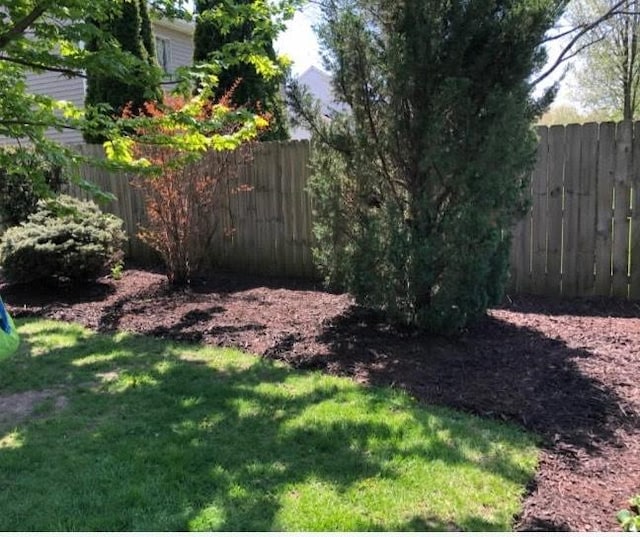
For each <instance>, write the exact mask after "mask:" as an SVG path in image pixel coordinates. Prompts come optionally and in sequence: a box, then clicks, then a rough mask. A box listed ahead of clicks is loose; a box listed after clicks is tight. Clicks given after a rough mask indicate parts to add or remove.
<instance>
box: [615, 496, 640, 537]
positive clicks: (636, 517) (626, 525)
mask: <svg viewBox="0 0 640 537" xmlns="http://www.w3.org/2000/svg"><path fill="white" fill-rule="evenodd" d="M617 518H618V522H619V523H620V527H621V528H622V530H623V531H640V494H636V495H635V496H634V497H633V498H630V499H629V509H623V510H622V511H618V516H617Z"/></svg>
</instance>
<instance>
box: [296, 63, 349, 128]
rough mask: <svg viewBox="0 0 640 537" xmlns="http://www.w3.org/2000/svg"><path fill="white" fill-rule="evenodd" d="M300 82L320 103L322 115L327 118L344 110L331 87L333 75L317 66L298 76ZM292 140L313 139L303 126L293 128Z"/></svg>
mask: <svg viewBox="0 0 640 537" xmlns="http://www.w3.org/2000/svg"><path fill="white" fill-rule="evenodd" d="M298 82H299V83H300V85H301V86H307V88H308V90H309V93H310V94H311V95H312V96H313V97H314V98H315V99H317V100H318V101H320V106H321V109H322V113H323V114H324V115H326V116H327V117H328V116H330V114H331V111H332V110H340V109H342V108H344V106H345V105H343V104H341V103H339V102H338V101H337V100H336V99H335V96H334V93H333V88H332V87H331V75H329V74H328V73H327V72H325V71H323V70H322V69H320V68H319V67H316V66H315V65H312V66H311V67H309V68H308V69H307V70H306V71H304V72H303V73H302V74H300V75H299V76H298ZM291 138H292V139H293V140H308V139H309V138H311V133H310V132H309V131H308V130H307V129H306V128H304V127H302V126H298V127H293V128H292V129H291Z"/></svg>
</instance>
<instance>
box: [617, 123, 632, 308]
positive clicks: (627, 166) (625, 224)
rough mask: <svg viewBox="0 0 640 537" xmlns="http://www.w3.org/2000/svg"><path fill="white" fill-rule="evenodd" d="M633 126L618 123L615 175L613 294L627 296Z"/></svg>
mask: <svg viewBox="0 0 640 537" xmlns="http://www.w3.org/2000/svg"><path fill="white" fill-rule="evenodd" d="M632 142H633V123H632V122H631V121H625V122H623V123H618V125H617V128H616V154H615V159H616V161H615V167H614V169H615V172H614V181H615V182H614V197H613V199H614V209H613V238H612V240H613V250H612V270H613V279H612V286H613V289H612V293H613V295H614V296H619V297H624V298H626V297H627V292H628V284H629V279H628V272H627V271H628V265H629V206H630V201H631V198H630V193H631V171H632V165H633V163H632V162H631V149H632Z"/></svg>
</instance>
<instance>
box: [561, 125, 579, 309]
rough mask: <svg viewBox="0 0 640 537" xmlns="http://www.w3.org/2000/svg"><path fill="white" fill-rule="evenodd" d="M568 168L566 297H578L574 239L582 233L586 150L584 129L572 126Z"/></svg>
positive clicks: (569, 128)
mask: <svg viewBox="0 0 640 537" xmlns="http://www.w3.org/2000/svg"><path fill="white" fill-rule="evenodd" d="M566 147H567V154H566V164H565V171H564V189H563V194H564V195H563V229H562V295H563V296H576V294H577V291H578V270H577V265H578V241H577V240H574V239H572V238H575V237H577V236H578V234H579V232H580V228H579V217H580V209H579V208H580V202H581V201H582V200H581V199H580V171H581V170H580V163H581V162H580V158H581V150H582V127H581V126H580V125H568V126H567V128H566Z"/></svg>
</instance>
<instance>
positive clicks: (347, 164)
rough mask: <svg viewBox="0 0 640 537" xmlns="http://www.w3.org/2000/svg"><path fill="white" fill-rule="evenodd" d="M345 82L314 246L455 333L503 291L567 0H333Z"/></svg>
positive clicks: (333, 27) (319, 182) (327, 138)
mask: <svg viewBox="0 0 640 537" xmlns="http://www.w3.org/2000/svg"><path fill="white" fill-rule="evenodd" d="M320 4H321V11H322V16H323V25H322V28H321V39H322V42H323V45H324V48H325V54H326V67H327V69H328V70H329V71H330V72H331V73H332V76H333V85H334V92H335V95H336V97H337V99H338V100H340V101H342V102H344V103H346V104H347V105H348V106H349V108H350V111H349V112H348V113H336V114H335V116H334V117H333V119H332V121H330V122H326V121H322V120H321V119H317V116H316V115H315V114H314V113H313V110H312V106H310V102H309V99H308V97H309V96H308V95H306V96H305V95H304V92H302V91H300V89H299V88H295V87H294V88H293V90H292V92H291V100H292V103H293V104H294V106H295V107H296V108H297V110H298V112H299V114H300V116H301V118H302V119H303V121H306V122H307V123H308V126H310V127H311V129H312V131H313V132H314V133H315V140H316V143H315V144H314V148H315V151H314V174H313V177H312V183H311V187H312V191H313V194H314V199H315V201H316V208H317V215H316V218H315V221H316V224H315V233H316V238H317V242H316V244H317V245H318V246H317V249H316V252H315V253H316V259H317V261H318V264H319V266H320V269H321V270H322V271H323V272H324V274H325V275H326V277H327V280H328V281H329V283H331V284H333V285H335V286H337V287H339V288H341V289H346V290H348V291H350V292H351V293H353V295H354V296H355V297H356V299H357V301H358V302H359V303H360V304H362V305H365V306H370V307H375V308H377V309H380V310H382V311H383V312H385V313H386V314H387V316H388V317H390V318H391V319H393V320H396V321H400V322H403V323H407V324H409V325H412V326H416V327H419V328H422V329H426V330H429V331H434V332H455V331H457V330H459V329H461V328H462V327H464V326H465V325H466V324H467V323H468V322H469V321H471V320H473V319H474V318H476V317H477V316H479V315H480V314H482V313H484V311H485V310H486V308H487V307H488V306H489V305H491V304H495V303H496V302H497V301H498V300H500V299H501V298H502V293H503V288H504V284H505V281H506V276H507V267H508V256H509V246H510V237H509V229H510V228H511V226H512V224H513V222H514V220H515V218H516V217H518V216H519V215H521V214H522V211H523V208H524V207H525V206H526V191H527V185H528V172H529V170H530V168H531V167H532V165H533V163H534V153H535V148H536V145H537V142H536V137H535V134H534V132H533V130H532V123H533V120H534V118H535V117H536V116H537V115H538V114H539V113H540V111H541V110H542V109H543V108H544V107H545V106H546V105H547V104H548V102H549V100H550V98H551V96H552V95H551V94H552V92H549V93H547V94H545V95H544V96H543V97H542V98H541V99H538V100H536V99H534V98H533V97H532V86H531V82H530V80H531V78H532V75H533V74H534V73H535V72H536V71H537V70H539V69H541V68H542V67H543V66H544V63H545V59H546V54H545V51H544V50H543V48H542V46H541V43H542V42H543V40H544V36H545V34H546V32H547V30H549V28H551V26H552V25H553V24H554V23H555V21H556V20H557V19H558V18H559V17H560V15H561V14H562V11H563V9H564V7H565V2H562V1H553V0H474V1H473V2H469V1H466V0H454V1H445V0H405V1H403V2H389V1H388V0H320Z"/></svg>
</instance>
